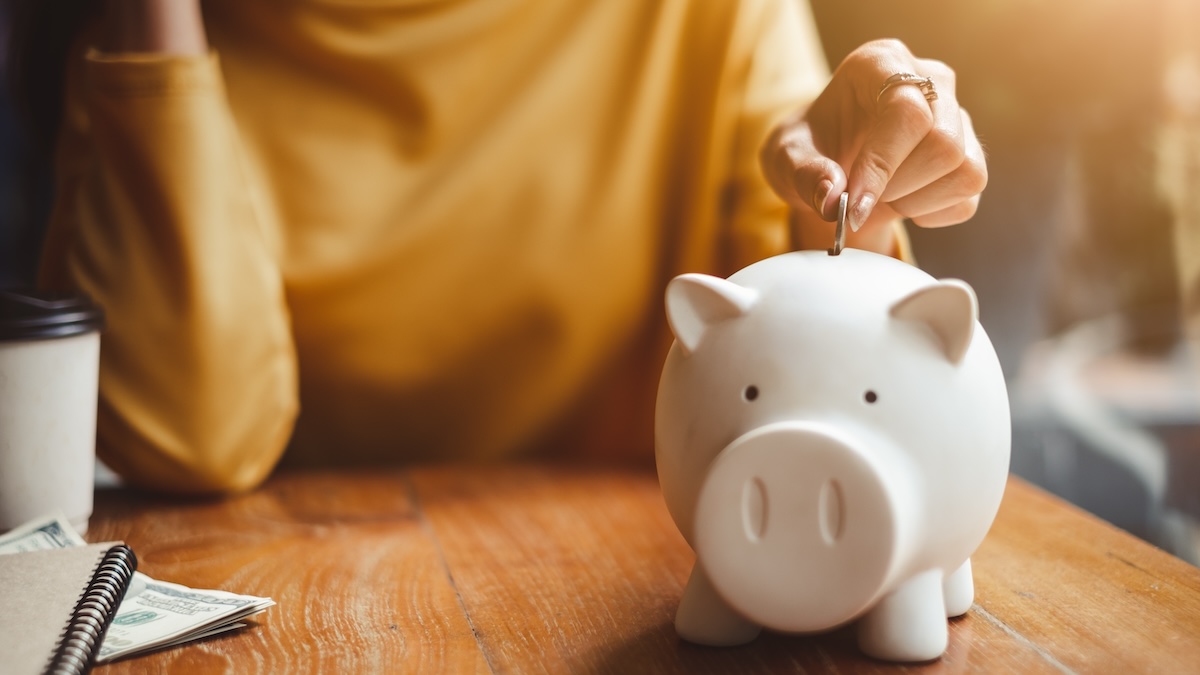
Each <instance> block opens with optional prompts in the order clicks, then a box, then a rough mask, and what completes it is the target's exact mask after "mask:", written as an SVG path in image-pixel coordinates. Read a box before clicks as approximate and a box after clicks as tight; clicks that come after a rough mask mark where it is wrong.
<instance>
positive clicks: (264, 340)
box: [43, 0, 827, 492]
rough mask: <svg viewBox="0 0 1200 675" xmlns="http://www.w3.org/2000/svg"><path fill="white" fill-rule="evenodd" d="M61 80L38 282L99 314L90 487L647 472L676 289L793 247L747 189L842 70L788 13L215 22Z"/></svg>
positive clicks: (311, 11)
mask: <svg viewBox="0 0 1200 675" xmlns="http://www.w3.org/2000/svg"><path fill="white" fill-rule="evenodd" d="M203 11H204V16H205V22H206V27H207V31H208V37H209V42H210V44H211V46H212V49H213V52H212V55H211V56H209V57H207V58H168V57H157V56H149V55H147V56H137V55H103V54H99V53H96V52H89V53H88V54H87V55H86V56H84V57H81V58H80V59H78V61H77V62H75V63H74V64H73V66H72V71H71V73H70V74H69V77H68V90H67V104H66V105H67V108H66V117H65V122H64V129H63V132H62V136H61V137H60V145H59V155H58V176H57V180H58V196H57V203H56V205H55V210H54V214H53V218H52V223H51V228H50V232H49V235H48V237H47V245H46V252H45V257H44V269H43V283H45V284H47V285H51V286H72V287H78V288H82V289H83V290H84V291H86V292H88V293H90V294H91V295H93V296H94V297H95V298H96V299H97V300H98V301H99V302H100V303H101V304H102V305H103V306H104V307H105V309H106V311H107V316H108V328H107V332H106V333H105V334H104V338H103V348H102V363H101V396H100V408H99V418H98V451H99V453H100V456H101V457H102V458H103V459H104V460H105V461H106V462H107V463H108V464H109V465H111V466H112V467H113V468H114V469H115V470H116V471H117V472H118V473H120V474H122V475H123V476H124V477H126V478H127V479H128V480H130V481H132V482H134V483H136V484H141V485H145V486H149V487H152V488H157V489H162V490H172V491H191V492H205V491H219V490H239V489H246V488H249V487H252V486H254V485H256V484H257V483H258V482H260V481H261V480H262V479H263V478H265V476H266V475H267V474H268V473H269V472H270V471H271V470H272V468H273V467H274V466H275V465H276V463H277V462H278V461H279V459H280V457H281V455H282V454H283V453H284V451H285V449H287V450H288V452H287V459H288V460H290V461H294V462H297V463H305V462H326V463H329V462H340V463H349V462H366V461H378V460H381V459H422V458H493V457H502V456H508V455H512V454H514V453H517V452H521V451H529V450H531V449H534V448H538V447H558V448H561V449H564V450H571V451H575V452H583V453H593V454H612V455H622V456H628V455H641V456H644V457H647V458H648V457H650V456H651V453H652V444H653V439H652V434H651V424H650V421H651V420H652V417H653V405H654V398H653V396H654V389H655V387H656V383H657V378H658V374H659V368H660V365H661V357H662V355H663V353H664V351H665V346H666V344H667V343H668V342H669V339H668V338H669V334H668V333H667V332H666V322H665V319H664V318H663V311H662V300H661V299H662V290H663V288H664V287H665V284H666V282H667V280H669V279H670V278H671V277H672V276H673V275H675V274H678V273H680V272H684V271H706V272H712V273H721V274H728V273H730V272H732V271H734V270H735V269H737V268H738V267H740V266H742V265H745V264H747V263H749V262H751V261H753V260H755V259H758V258H762V257H765V256H767V255H772V254H775V253H779V252H782V251H783V250H785V249H786V248H788V246H789V237H788V228H787V224H786V215H787V212H786V208H785V206H784V205H783V203H782V202H781V201H779V200H778V199H777V198H776V197H775V196H774V195H773V194H771V192H770V190H769V188H768V187H767V185H766V183H765V180H764V179H763V177H762V176H761V174H760V171H759V168H758V162H757V152H758V149H759V146H760V144H761V142H762V140H763V138H764V137H765V135H766V133H767V132H768V129H769V127H770V126H771V125H772V123H774V122H775V121H777V120H778V119H779V118H780V117H781V116H782V115H784V114H786V113H787V112H790V111H792V110H795V109H796V108H797V107H798V106H801V105H803V104H804V103H805V102H807V101H809V100H811V99H812V98H813V97H814V96H815V95H816V94H817V93H818V92H819V91H820V89H821V87H822V86H823V85H824V83H825V80H826V77H827V70H826V67H825V64H824V62H823V60H822V57H821V55H820V51H819V48H818V42H817V38H816V34H815V31H814V30H813V26H812V22H811V18H810V17H809V16H808V15H807V14H806V12H807V9H805V8H804V7H802V6H798V3H796V2H794V1H793V0H749V1H746V2H718V1H715V0H712V1H710V0H704V1H693V2H683V1H664V2H647V1H644V0H602V1H596V2H574V1H572V2H544V1H542V0H469V1H466V2H414V1H412V0H391V1H388V2H380V3H363V2H354V1H350V0H324V1H313V0H310V1H306V2H299V1H295V0H280V1H279V2H244V1H242V0H206V2H205V3H204V7H203Z"/></svg>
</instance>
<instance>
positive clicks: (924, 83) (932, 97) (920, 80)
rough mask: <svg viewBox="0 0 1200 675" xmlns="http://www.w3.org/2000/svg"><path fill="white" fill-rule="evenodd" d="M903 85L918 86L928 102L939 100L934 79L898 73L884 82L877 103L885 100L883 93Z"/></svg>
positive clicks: (877, 96)
mask: <svg viewBox="0 0 1200 675" xmlns="http://www.w3.org/2000/svg"><path fill="white" fill-rule="evenodd" d="M902 84H915V85H917V87H918V88H920V90H921V93H922V94H924V95H925V100H926V101H930V102H933V101H936V100H937V87H935V86H934V85H933V78H932V77H921V76H920V75H916V74H913V73H896V74H895V75H892V76H891V77H889V78H888V79H886V80H884V81H883V85H882V86H881V87H879V93H878V94H876V95H875V103H879V99H881V98H883V93H884V92H886V91H887V90H888V89H891V88H892V87H896V86H899V85H902Z"/></svg>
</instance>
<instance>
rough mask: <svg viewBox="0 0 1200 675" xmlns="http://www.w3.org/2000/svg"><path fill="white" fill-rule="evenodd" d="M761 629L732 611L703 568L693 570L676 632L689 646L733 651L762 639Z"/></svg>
mask: <svg viewBox="0 0 1200 675" xmlns="http://www.w3.org/2000/svg"><path fill="white" fill-rule="evenodd" d="M760 630H761V628H760V627H759V626H758V625H756V624H753V623H751V622H749V621H747V620H745V619H743V618H742V617H741V616H739V615H738V614H737V613H736V612H734V611H733V610H732V609H730V608H729V605H727V604H726V603H725V601H724V600H722V599H721V596H719V595H717V591H716V590H715V589H714V588H713V586H712V583H711V582H710V581H709V580H708V575H707V574H705V573H704V570H702V569H700V565H696V566H695V567H693V568H692V576H691V577H690V578H689V579H688V583H687V588H685V589H683V599H682V600H680V601H679V612H678V613H677V614H676V615H675V631H676V632H678V633H679V637H681V638H683V639H684V640H687V641H688V642H695V643H697V644H702V645H709V646H713V647H731V646H733V645H741V644H745V643H747V642H750V641H751V640H753V639H754V638H756V637H758V633H759V631H760Z"/></svg>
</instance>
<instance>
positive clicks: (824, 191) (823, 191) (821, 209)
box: [813, 179, 833, 218]
mask: <svg viewBox="0 0 1200 675" xmlns="http://www.w3.org/2000/svg"><path fill="white" fill-rule="evenodd" d="M832 189H833V181H831V180H829V179H825V180H823V181H821V182H820V183H817V189H816V191H815V192H813V208H814V209H816V211H817V215H819V216H821V217H822V218H824V217H825V199H826V198H827V197H828V196H829V191H830V190H832Z"/></svg>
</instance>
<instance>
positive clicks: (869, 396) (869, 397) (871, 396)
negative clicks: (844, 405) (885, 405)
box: [863, 389, 879, 403]
mask: <svg viewBox="0 0 1200 675" xmlns="http://www.w3.org/2000/svg"><path fill="white" fill-rule="evenodd" d="M863 400H864V401H866V402H867V403H874V402H875V401H878V400H879V394H876V393H875V390H874V389H868V390H867V393H865V394H863Z"/></svg>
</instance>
